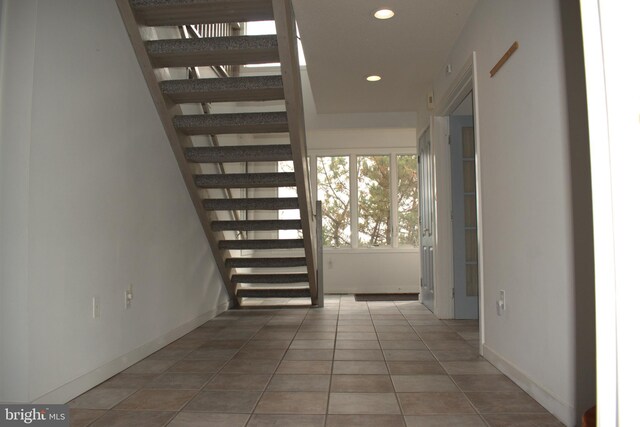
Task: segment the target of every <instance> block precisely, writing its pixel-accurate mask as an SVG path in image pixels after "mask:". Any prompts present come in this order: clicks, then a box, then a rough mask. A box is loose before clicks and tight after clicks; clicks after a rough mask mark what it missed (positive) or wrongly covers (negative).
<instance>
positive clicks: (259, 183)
mask: <svg viewBox="0 0 640 427" xmlns="http://www.w3.org/2000/svg"><path fill="white" fill-rule="evenodd" d="M194 180H195V184H196V186H197V187H200V188H271V187H293V186H295V185H296V177H295V174H294V173H293V172H265V173H228V174H202V175H195V176H194Z"/></svg>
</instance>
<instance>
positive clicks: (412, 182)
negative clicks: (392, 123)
mask: <svg viewBox="0 0 640 427" xmlns="http://www.w3.org/2000/svg"><path fill="white" fill-rule="evenodd" d="M312 165H314V166H315V168H316V169H315V172H316V174H315V176H316V195H317V200H320V201H321V202H322V216H323V218H322V229H323V234H324V238H323V240H324V246H325V247H330V248H398V247H401V248H415V247H418V240H419V227H418V223H419V216H418V171H417V156H416V155H415V154H413V153H411V154H409V153H407V154H404V153H391V154H387V153H382V154H377V153H374V154H368V153H362V154H349V155H319V156H314V158H313V159H312ZM312 172H313V171H312Z"/></svg>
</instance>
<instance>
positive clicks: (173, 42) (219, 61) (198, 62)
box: [145, 35, 280, 68]
mask: <svg viewBox="0 0 640 427" xmlns="http://www.w3.org/2000/svg"><path fill="white" fill-rule="evenodd" d="M145 47H146V49H147V53H148V54H149V58H150V60H151V64H152V65H153V66H154V67H156V68H163V67H194V66H208V65H244V64H264V63H271V62H278V61H279V60H280V59H279V54H278V40H277V37H276V36H275V35H260V36H228V37H203V38H189V39H162V40H151V41H147V42H145Z"/></svg>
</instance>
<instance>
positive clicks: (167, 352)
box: [147, 347, 193, 360]
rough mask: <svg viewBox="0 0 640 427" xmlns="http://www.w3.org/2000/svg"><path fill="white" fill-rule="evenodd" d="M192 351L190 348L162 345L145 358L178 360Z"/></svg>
mask: <svg viewBox="0 0 640 427" xmlns="http://www.w3.org/2000/svg"><path fill="white" fill-rule="evenodd" d="M192 351H193V350H192V349H190V348H169V347H164V348H162V349H160V350H158V351H156V352H155V353H153V354H152V355H151V356H149V357H147V360H180V359H183V358H185V357H186V356H187V355H188V354H189V353H191V352H192Z"/></svg>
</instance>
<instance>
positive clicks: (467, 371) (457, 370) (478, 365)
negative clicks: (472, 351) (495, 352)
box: [442, 361, 501, 375]
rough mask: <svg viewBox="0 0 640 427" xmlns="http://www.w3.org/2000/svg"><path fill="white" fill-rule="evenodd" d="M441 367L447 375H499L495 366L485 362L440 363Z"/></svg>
mask: <svg viewBox="0 0 640 427" xmlns="http://www.w3.org/2000/svg"><path fill="white" fill-rule="evenodd" d="M442 367H443V368H444V369H445V371H447V373H448V374H449V375H472V374H478V375H491V374H493V375H501V372H500V371H498V370H497V369H496V368H495V366H493V365H492V364H491V363H489V362H486V361H472V362H466V361H462V362H460V361H458V362H442Z"/></svg>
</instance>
